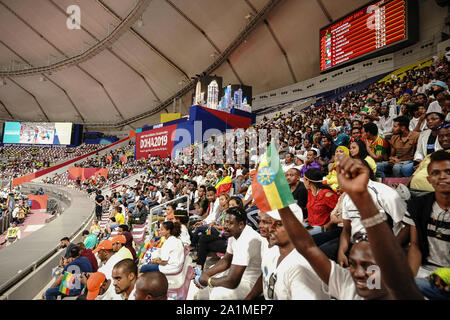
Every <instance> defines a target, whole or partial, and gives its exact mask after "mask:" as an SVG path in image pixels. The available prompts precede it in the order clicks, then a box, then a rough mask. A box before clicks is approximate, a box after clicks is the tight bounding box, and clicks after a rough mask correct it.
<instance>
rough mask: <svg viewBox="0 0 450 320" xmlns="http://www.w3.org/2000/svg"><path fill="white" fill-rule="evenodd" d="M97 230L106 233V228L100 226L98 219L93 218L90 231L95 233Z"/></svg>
mask: <svg viewBox="0 0 450 320" xmlns="http://www.w3.org/2000/svg"><path fill="white" fill-rule="evenodd" d="M95 230H98V231H99V232H100V233H101V234H103V233H105V230H103V229H102V228H101V227H100V226H99V224H98V220H97V219H94V220H92V226H91V227H90V228H89V233H94V231H95Z"/></svg>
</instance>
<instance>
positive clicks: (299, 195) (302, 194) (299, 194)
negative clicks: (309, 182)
mask: <svg viewBox="0 0 450 320" xmlns="http://www.w3.org/2000/svg"><path fill="white" fill-rule="evenodd" d="M292 196H293V197H294V199H295V201H296V202H297V204H298V205H299V206H300V208H302V211H303V219H306V218H308V211H307V210H306V204H307V202H308V190H306V188H305V185H304V184H303V182H301V181H299V183H298V186H297V188H295V190H294V192H292Z"/></svg>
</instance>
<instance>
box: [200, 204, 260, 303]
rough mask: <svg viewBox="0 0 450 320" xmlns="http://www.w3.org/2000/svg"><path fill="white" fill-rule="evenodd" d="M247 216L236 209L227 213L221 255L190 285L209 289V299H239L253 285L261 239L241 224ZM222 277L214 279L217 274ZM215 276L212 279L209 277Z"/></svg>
mask: <svg viewBox="0 0 450 320" xmlns="http://www.w3.org/2000/svg"><path fill="white" fill-rule="evenodd" d="M246 219H247V214H246V212H245V210H244V209H242V208H240V207H233V208H229V209H228V210H227V213H226V215H225V224H224V231H225V236H226V237H228V247H227V252H226V253H225V256H224V257H223V258H222V259H221V260H220V261H219V262H218V263H217V264H216V265H214V266H213V267H212V268H210V269H208V270H206V271H204V272H203V273H202V274H201V276H200V277H199V279H198V282H199V283H197V282H194V283H195V284H196V285H197V287H199V288H205V287H206V286H209V287H210V291H209V298H210V300H242V299H244V298H245V297H246V296H247V295H248V293H249V292H250V290H251V289H252V288H253V286H254V285H255V283H256V280H257V279H258V277H259V275H260V268H261V238H260V235H259V234H258V233H257V232H256V231H255V230H253V229H252V228H251V227H250V226H247V225H246V224H245V221H246ZM224 271H228V272H227V273H226V275H221V276H220V277H217V275H218V274H219V273H222V272H224ZM213 276H216V277H213Z"/></svg>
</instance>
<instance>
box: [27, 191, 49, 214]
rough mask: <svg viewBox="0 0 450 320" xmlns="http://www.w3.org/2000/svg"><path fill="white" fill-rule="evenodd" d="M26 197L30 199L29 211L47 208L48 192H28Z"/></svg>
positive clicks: (41, 210)
mask: <svg viewBox="0 0 450 320" xmlns="http://www.w3.org/2000/svg"><path fill="white" fill-rule="evenodd" d="M27 197H28V199H29V200H31V211H32V212H33V213H36V212H45V211H46V210H47V200H48V198H49V197H50V196H49V195H48V194H46V195H35V194H29V195H27Z"/></svg>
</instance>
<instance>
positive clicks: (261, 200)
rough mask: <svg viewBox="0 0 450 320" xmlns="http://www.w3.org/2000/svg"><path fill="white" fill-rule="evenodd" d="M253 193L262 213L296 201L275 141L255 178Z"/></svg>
mask: <svg viewBox="0 0 450 320" xmlns="http://www.w3.org/2000/svg"><path fill="white" fill-rule="evenodd" d="M252 194H253V199H254V200H255V203H256V206H257V207H258V209H259V210H260V212H261V213H265V212H268V211H272V210H279V209H282V208H285V207H287V206H289V205H290V204H292V203H294V202H295V201H294V197H293V196H292V192H291V188H290V187H289V185H288V183H287V180H286V176H285V175H284V172H283V169H282V167H281V163H280V158H279V156H278V151H277V149H276V148H275V143H274V142H273V141H272V143H271V144H270V146H269V148H268V149H267V152H266V154H265V155H264V157H263V158H262V160H261V163H260V164H259V167H258V172H257V173H256V175H255V177H254V178H253V181H252Z"/></svg>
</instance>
